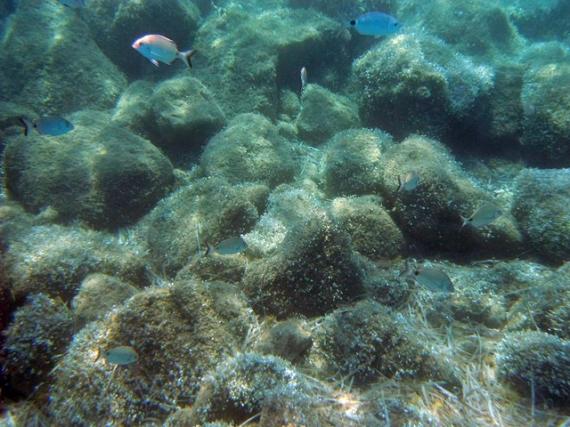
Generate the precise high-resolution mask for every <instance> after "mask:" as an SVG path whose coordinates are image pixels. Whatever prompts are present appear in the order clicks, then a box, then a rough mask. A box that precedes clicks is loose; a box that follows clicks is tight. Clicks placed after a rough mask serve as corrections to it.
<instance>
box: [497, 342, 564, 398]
mask: <svg viewBox="0 0 570 427" xmlns="http://www.w3.org/2000/svg"><path fill="white" fill-rule="evenodd" d="M497 367H498V373H499V378H501V379H502V380H504V381H507V382H508V383H510V384H512V385H513V386H514V387H515V388H516V389H517V390H519V391H520V392H521V393H523V394H524V395H527V396H530V395H531V394H534V398H535V399H536V400H537V401H539V402H543V401H550V402H553V403H555V404H557V405H562V406H564V405H567V404H568V399H570V341H567V340H563V339H560V338H559V337H557V336H554V335H550V334H546V333H544V332H531V331H528V332H515V333H512V334H508V335H506V336H505V337H504V338H503V340H502V341H501V342H500V344H499V347H498V348H497Z"/></svg>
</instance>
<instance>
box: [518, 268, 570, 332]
mask: <svg viewBox="0 0 570 427" xmlns="http://www.w3.org/2000/svg"><path fill="white" fill-rule="evenodd" d="M537 270H538V269H537ZM569 273H570V263H566V264H564V265H562V266H561V267H560V268H558V269H557V270H554V271H551V272H549V273H548V274H546V273H544V271H541V272H539V273H538V274H537V275H536V276H538V277H533V278H532V279H533V280H531V281H529V283H527V284H526V286H525V287H523V290H524V292H517V293H515V294H514V296H515V297H516V299H515V301H514V303H513V304H512V306H511V309H510V312H509V319H510V324H509V325H508V326H509V330H510V331H523V330H528V329H536V328H539V329H540V330H541V331H543V332H547V333H549V334H552V335H557V336H559V337H560V338H563V339H570V283H569V282H568V277H569V276H568V275H569Z"/></svg>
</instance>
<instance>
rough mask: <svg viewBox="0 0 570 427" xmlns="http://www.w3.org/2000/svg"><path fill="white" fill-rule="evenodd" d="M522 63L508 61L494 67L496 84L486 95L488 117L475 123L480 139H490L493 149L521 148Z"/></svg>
mask: <svg viewBox="0 0 570 427" xmlns="http://www.w3.org/2000/svg"><path fill="white" fill-rule="evenodd" d="M523 68H524V67H523V66H521V65H520V64H508V65H502V66H499V67H497V69H496V71H495V84H494V86H493V88H492V89H490V91H489V94H488V105H489V107H488V110H487V114H488V117H485V115H484V116H483V117H482V119H481V120H480V121H479V122H478V123H477V127H478V129H479V132H480V133H481V135H482V138H485V139H487V140H488V141H493V144H492V146H491V145H490V144H488V143H487V144H486V145H488V146H489V148H491V149H493V150H495V151H502V150H505V151H506V150H508V149H517V150H519V149H520V137H521V135H522V132H523V104H522V102H521V92H522V86H523Z"/></svg>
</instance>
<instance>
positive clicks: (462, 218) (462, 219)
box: [459, 215, 469, 230]
mask: <svg viewBox="0 0 570 427" xmlns="http://www.w3.org/2000/svg"><path fill="white" fill-rule="evenodd" d="M460 217H461V221H463V223H462V224H461V228H460V229H459V230H463V227H465V226H466V225H467V224H469V218H465V217H464V216H463V215H460Z"/></svg>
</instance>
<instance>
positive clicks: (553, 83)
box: [521, 60, 570, 167]
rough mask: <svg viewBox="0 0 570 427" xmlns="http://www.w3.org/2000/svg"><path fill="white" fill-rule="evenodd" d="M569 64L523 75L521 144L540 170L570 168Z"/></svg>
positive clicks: (551, 65) (553, 64)
mask: <svg viewBox="0 0 570 427" xmlns="http://www.w3.org/2000/svg"><path fill="white" fill-rule="evenodd" d="M569 84H570V61H568V60H566V61H564V62H554V61H553V62H551V63H546V64H537V65H535V66H531V67H529V70H528V71H527V72H526V73H525V75H524V83H523V88H522V93H521V100H522V104H523V108H524V118H523V135H522V139H521V144H522V147H523V152H524V154H525V158H526V159H527V160H528V162H529V163H530V164H531V165H534V166H539V167H568V166H570V148H569V147H570V117H569V116H568V109H569V108H570V94H568V93H567V91H564V90H560V88H563V87H567V86H568V85H569Z"/></svg>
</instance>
